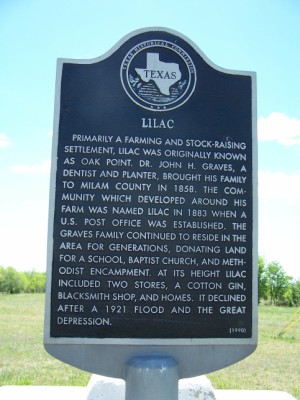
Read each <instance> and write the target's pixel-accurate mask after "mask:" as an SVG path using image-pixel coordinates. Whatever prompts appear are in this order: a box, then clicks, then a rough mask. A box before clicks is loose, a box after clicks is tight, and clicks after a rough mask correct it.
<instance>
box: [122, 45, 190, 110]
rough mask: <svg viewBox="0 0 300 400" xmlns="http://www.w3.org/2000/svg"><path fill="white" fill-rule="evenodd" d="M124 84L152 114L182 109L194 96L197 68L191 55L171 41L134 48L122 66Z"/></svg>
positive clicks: (136, 100) (134, 99) (129, 94)
mask: <svg viewBox="0 0 300 400" xmlns="http://www.w3.org/2000/svg"><path fill="white" fill-rule="evenodd" d="M120 72H121V81H122V85H123V87H124V90H125V92H126V93H127V95H128V96H129V97H130V99H131V100H132V101H134V103H136V104H137V105H139V106H141V107H143V108H145V109H148V110H152V111H168V110H173V109H174V108H177V107H180V106H181V105H182V104H184V103H185V102H186V101H187V100H188V99H189V98H190V96H191V95H192V93H193V91H194V88H195V84H196V68H195V65H194V63H193V60H192V59H191V57H190V56H189V55H188V53H187V52H186V51H185V50H184V49H182V48H181V47H179V46H178V45H176V44H175V43H172V42H170V41H166V40H149V41H145V42H142V43H139V44H138V45H136V46H134V47H133V48H132V49H131V50H130V51H129V52H128V53H127V54H126V56H125V57H124V59H123V62H122V64H121V71H120Z"/></svg>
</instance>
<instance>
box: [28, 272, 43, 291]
mask: <svg viewBox="0 0 300 400" xmlns="http://www.w3.org/2000/svg"><path fill="white" fill-rule="evenodd" d="M25 275H26V277H27V279H28V288H27V291H28V292H30V293H43V292H45V290H46V273H45V272H36V271H31V272H25Z"/></svg>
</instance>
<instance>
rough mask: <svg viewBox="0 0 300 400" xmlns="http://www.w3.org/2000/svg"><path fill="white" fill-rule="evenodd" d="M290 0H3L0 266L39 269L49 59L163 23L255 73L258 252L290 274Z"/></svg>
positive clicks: (296, 124) (293, 173) (298, 200)
mask: <svg viewBox="0 0 300 400" xmlns="http://www.w3.org/2000/svg"><path fill="white" fill-rule="evenodd" d="M299 20H300V2H299V1H298V0H243V1H240V0H238V1H234V0H227V1H221V0H207V1H203V0H186V1H185V2H179V1H169V0H164V1H161V0H152V1H143V0H139V1H135V0H132V1H130V0H128V1H118V0H110V1H102V0H83V1H80V0H72V1H67V0H26V1H25V0H1V2H0V93H1V96H0V182H1V186H0V191H1V195H0V265H3V266H9V265H11V266H14V267H15V268H17V269H19V270H31V269H33V268H34V269H36V270H40V271H43V270H45V268H46V245H47V214H48V197H49V179H50V158H51V141H52V137H51V131H52V124H53V108H54V90H55V74H56V59H57V58H59V57H62V58H80V59H84V58H94V57H98V56H100V55H101V54H103V53H105V52H107V51H108V50H109V49H110V48H111V47H113V46H114V45H115V44H116V43H117V42H118V41H119V40H120V39H121V38H122V37H123V36H125V35H126V34H128V33H130V32H132V31H134V30H136V29H139V28H143V27H151V26H162V27H167V28H170V29H174V30H176V31H178V32H180V33H182V34H183V35H185V36H187V37H188V38H189V39H190V40H192V41H193V42H194V43H196V45H197V46H198V47H199V48H200V49H201V50H202V51H203V52H204V53H205V54H206V56H207V57H208V58H209V59H210V60H211V61H212V62H213V63H215V64H217V65H219V66H220V67H223V68H228V69H234V70H244V71H255V72H256V73H257V88H258V89H257V112H258V138H259V254H260V255H262V256H264V257H265V258H266V260H267V261H273V260H277V261H279V262H280V263H281V265H282V266H283V268H284V269H285V270H286V272H287V273H289V274H290V275H292V276H294V277H296V278H299V277H300V262H299V254H298V253H299V251H298V249H299V245H300V241H299V226H300V51H299V40H300V24H299Z"/></svg>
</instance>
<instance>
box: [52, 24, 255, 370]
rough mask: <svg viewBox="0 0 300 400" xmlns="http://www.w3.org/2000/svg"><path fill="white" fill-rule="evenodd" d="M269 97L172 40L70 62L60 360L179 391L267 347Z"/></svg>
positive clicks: (61, 161) (63, 106)
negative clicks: (135, 374)
mask: <svg viewBox="0 0 300 400" xmlns="http://www.w3.org/2000/svg"><path fill="white" fill-rule="evenodd" d="M255 96H256V82H255V74H254V73H251V72H240V71H229V70H225V69H222V68H220V67H217V66H215V65H213V64H212V62H211V61H209V60H208V59H207V58H206V56H205V55H204V54H203V53H202V52H201V51H200V50H199V49H198V48H197V47H196V46H195V45H194V44H192V43H191V42H190V41H189V40H188V39H186V38H184V37H183V36H182V35H180V34H178V33H177V32H173V31H170V30H168V29H160V28H155V29H149V30H141V31H138V32H135V33H133V34H131V35H129V36H128V37H126V38H125V39H123V40H122V41H121V42H120V43H118V44H117V45H116V46H115V48H114V49H112V51H110V52H109V53H108V54H106V55H104V56H102V57H100V58H97V59H93V60H67V59H62V60H59V61H58V68H57V87H56V108H55V129H54V144H53V158H52V163H53V164H52V183H51V206H50V218H49V247H48V249H49V250H48V288H47V306H46V322H45V346H46V349H47V350H48V351H49V352H50V353H51V354H53V355H55V356H56V357H57V358H59V359H61V360H63V361H66V362H68V363H70V364H72V365H75V366H77V367H79V368H82V369H86V370H89V371H92V372H95V373H101V374H103V375H112V376H116V377H124V374H125V372H124V371H125V364H126V362H128V360H129V359H130V358H131V357H133V356H134V355H149V354H158V355H166V356H171V357H173V358H174V359H175V360H176V361H177V362H178V364H179V371H180V377H188V376H192V375H197V374H201V373H206V372H209V371H211V370H214V369H218V368H221V367H223V366H226V365H229V364H231V363H233V362H235V361H238V360H240V359H242V358H243V357H245V356H247V355H248V354H250V353H251V352H252V351H253V350H254V349H255V346H256V341H257V332H256V331H257V310H256V304H257V287H256V265H257V252H256V247H257V243H256V240H257V235H256V229H257V210H256V184H257V183H256V173H257V168H256V134H255V132H256V108H255V107H256V97H255Z"/></svg>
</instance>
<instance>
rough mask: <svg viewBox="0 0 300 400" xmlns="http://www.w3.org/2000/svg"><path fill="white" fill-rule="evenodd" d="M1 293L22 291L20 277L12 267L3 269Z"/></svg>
mask: <svg viewBox="0 0 300 400" xmlns="http://www.w3.org/2000/svg"><path fill="white" fill-rule="evenodd" d="M3 291H4V292H6V293H10V294H13V293H20V292H22V291H23V281H22V277H21V275H20V273H19V272H18V271H17V270H15V268H13V267H7V268H6V269H5V274H4V283H3Z"/></svg>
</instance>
